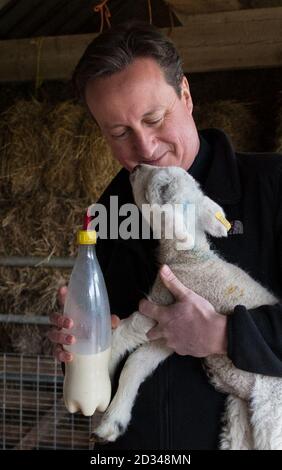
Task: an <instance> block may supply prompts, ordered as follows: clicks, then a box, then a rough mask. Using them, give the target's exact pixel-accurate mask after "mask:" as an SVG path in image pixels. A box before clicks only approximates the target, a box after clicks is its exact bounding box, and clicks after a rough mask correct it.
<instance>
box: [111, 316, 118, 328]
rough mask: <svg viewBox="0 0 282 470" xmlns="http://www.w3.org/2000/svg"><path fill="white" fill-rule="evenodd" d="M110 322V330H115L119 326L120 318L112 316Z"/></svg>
mask: <svg viewBox="0 0 282 470" xmlns="http://www.w3.org/2000/svg"><path fill="white" fill-rule="evenodd" d="M111 320H112V328H113V329H115V328H117V327H118V326H119V324H120V318H119V317H118V316H117V315H112V317H111Z"/></svg>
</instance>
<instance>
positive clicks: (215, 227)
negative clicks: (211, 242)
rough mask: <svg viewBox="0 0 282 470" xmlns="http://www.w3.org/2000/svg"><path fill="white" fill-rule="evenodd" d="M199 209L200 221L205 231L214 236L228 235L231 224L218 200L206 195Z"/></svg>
mask: <svg viewBox="0 0 282 470" xmlns="http://www.w3.org/2000/svg"><path fill="white" fill-rule="evenodd" d="M199 211H200V214H199V217H200V223H201V226H202V229H203V230H204V231H205V232H207V233H209V234H210V235H212V236H213V237H227V233H228V230H230V228H231V225H230V223H229V222H228V220H226V218H225V214H224V211H223V209H222V208H221V207H220V206H219V205H218V204H216V202H214V201H212V200H211V199H210V198H209V197H207V196H204V198H203V200H202V202H201V204H200V207H199Z"/></svg>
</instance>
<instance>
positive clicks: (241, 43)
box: [171, 7, 282, 72]
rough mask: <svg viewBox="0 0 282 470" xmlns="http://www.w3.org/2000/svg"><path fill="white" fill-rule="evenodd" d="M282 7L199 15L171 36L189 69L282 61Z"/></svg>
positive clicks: (245, 66) (272, 64)
mask: <svg viewBox="0 0 282 470" xmlns="http://www.w3.org/2000/svg"><path fill="white" fill-rule="evenodd" d="M281 31H282V7H276V8H261V9H255V10H241V11H234V12H224V13H214V14H206V15H195V16H192V17H190V18H189V21H187V24H186V26H185V27H182V28H174V29H173V31H172V34H171V39H172V40H173V41H174V43H175V44H176V46H177V48H178V50H179V52H180V55H181V57H182V58H183V62H184V70H185V72H207V71H215V70H230V69H234V70H235V69H250V68H267V67H279V66H281V65H282V36H281Z"/></svg>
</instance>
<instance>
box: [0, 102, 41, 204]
mask: <svg viewBox="0 0 282 470" xmlns="http://www.w3.org/2000/svg"><path fill="white" fill-rule="evenodd" d="M48 109H49V107H48V105H47V104H45V103H39V102H38V101H37V100H35V99H32V100H31V101H19V102H17V103H15V104H14V105H13V106H11V107H10V108H9V109H8V110H7V111H5V112H4V113H2V115H1V126H0V132H1V135H2V137H1V140H2V142H1V154H0V157H1V167H0V183H1V184H0V187H1V193H2V194H4V195H6V196H10V195H14V196H17V195H23V194H29V193H34V192H35V191H37V190H38V189H40V184H41V173H42V170H43V167H44V158H45V146H44V140H43V139H42V135H43V129H44V127H45V125H46V116H47V115H48Z"/></svg>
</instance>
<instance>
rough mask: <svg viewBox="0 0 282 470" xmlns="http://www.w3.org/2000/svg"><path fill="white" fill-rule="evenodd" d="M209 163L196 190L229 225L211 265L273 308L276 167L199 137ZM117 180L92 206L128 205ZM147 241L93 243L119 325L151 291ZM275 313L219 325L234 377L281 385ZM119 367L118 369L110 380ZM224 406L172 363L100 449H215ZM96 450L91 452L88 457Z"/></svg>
mask: <svg viewBox="0 0 282 470" xmlns="http://www.w3.org/2000/svg"><path fill="white" fill-rule="evenodd" d="M201 135H202V137H204V140H205V141H206V142H208V144H209V146H210V149H211V152H212V159H211V162H210V164H209V166H208V169H207V174H206V177H205V182H204V184H203V190H204V191H205V193H206V194H207V195H208V196H210V197H211V198H212V199H213V200H215V201H216V202H217V203H219V204H220V205H221V206H222V207H223V208H224V210H225V212H226V217H227V219H228V220H229V221H231V222H232V229H231V231H230V235H229V236H228V238H227V239H211V243H212V244H213V245H214V247H215V248H216V249H217V251H218V252H219V253H221V255H223V257H224V258H225V259H226V260H227V261H230V262H232V263H236V264H238V265H239V266H240V267H242V268H243V269H245V270H247V271H248V272H249V273H250V275H251V276H253V277H254V278H255V279H256V280H258V281H260V282H261V283H262V284H263V285H265V286H266V287H268V288H270V289H271V290H272V291H273V292H274V293H275V294H276V295H277V296H278V297H279V298H282V183H281V177H282V157H281V156H280V155H277V154H246V153H244V154H243V153H234V151H233V149H232V146H231V144H230V142H229V141H228V139H227V137H226V136H225V134H224V133H223V132H221V131H219V130H217V129H208V130H205V131H202V132H201ZM128 176H129V173H128V172H127V171H126V170H124V169H123V170H121V172H120V173H119V174H118V175H117V176H116V178H115V179H114V180H113V181H112V183H111V184H110V185H109V187H108V188H107V190H106V191H105V193H104V194H103V196H102V197H101V199H100V202H101V203H103V204H105V205H106V206H108V205H109V201H110V196H111V195H118V196H119V204H120V205H121V204H124V203H130V202H131V203H133V202H134V201H133V196H132V192H131V186H130V183H129V179H128ZM156 244H157V241H155V240H132V239H129V240H121V239H118V240H110V239H107V240H102V239H101V240H99V241H98V244H97V255H98V259H99V261H100V264H101V267H102V270H103V272H104V276H105V281H106V284H107V288H108V293H109V298H110V304H111V311H112V313H115V314H117V315H119V316H120V317H121V318H125V317H127V316H128V315H130V314H131V313H132V312H133V311H134V310H136V309H137V308H138V302H139V300H140V299H141V298H142V297H144V294H145V293H148V292H149V290H150V287H151V286H152V284H153V282H154V279H155V276H156V273H157V264H156V260H155V257H154V251H155V248H156ZM281 338H282V306H281V305H280V304H278V305H276V306H262V307H260V308H257V309H255V310H251V311H247V310H246V309H245V308H244V306H237V307H236V308H235V311H234V314H233V315H232V316H231V317H230V319H229V321H228V356H229V357H230V359H231V360H232V361H233V362H234V364H235V365H236V366H237V367H239V368H241V369H244V370H247V371H251V372H257V373H263V374H267V375H274V376H280V377H282V340H281ZM123 364H124V361H123V362H122V364H121V365H120V367H119V371H117V374H116V384H115V387H114V390H113V392H114V391H115V388H116V386H117V383H118V375H119V372H120V370H121V368H122V366H123ZM225 399H226V396H225V395H224V394H221V393H219V392H216V391H215V390H214V388H213V387H212V386H211V385H210V384H209V381H208V379H207V377H206V375H205V372H204V370H203V368H202V363H201V360H200V359H198V358H194V357H191V356H179V355H177V354H173V355H172V356H170V357H169V358H168V359H166V361H164V363H163V364H161V365H160V366H159V367H158V368H157V369H156V371H155V372H154V373H153V375H152V376H151V377H149V378H148V379H147V380H146V381H145V382H144V383H143V384H142V385H141V387H140V389H139V393H138V396H137V400H136V402H135V405H134V408H133V414H132V420H131V423H130V425H129V428H128V430H127V431H126V433H125V434H124V435H123V436H122V437H120V438H119V439H118V440H117V441H116V442H115V443H112V444H108V445H106V446H103V449H104V450H106V449H134V450H135V449H167V450H169V449H188V450H192V449H216V448H217V445H218V434H219V430H220V417H221V415H222V412H223V409H224V404H225ZM97 448H98V447H97Z"/></svg>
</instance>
